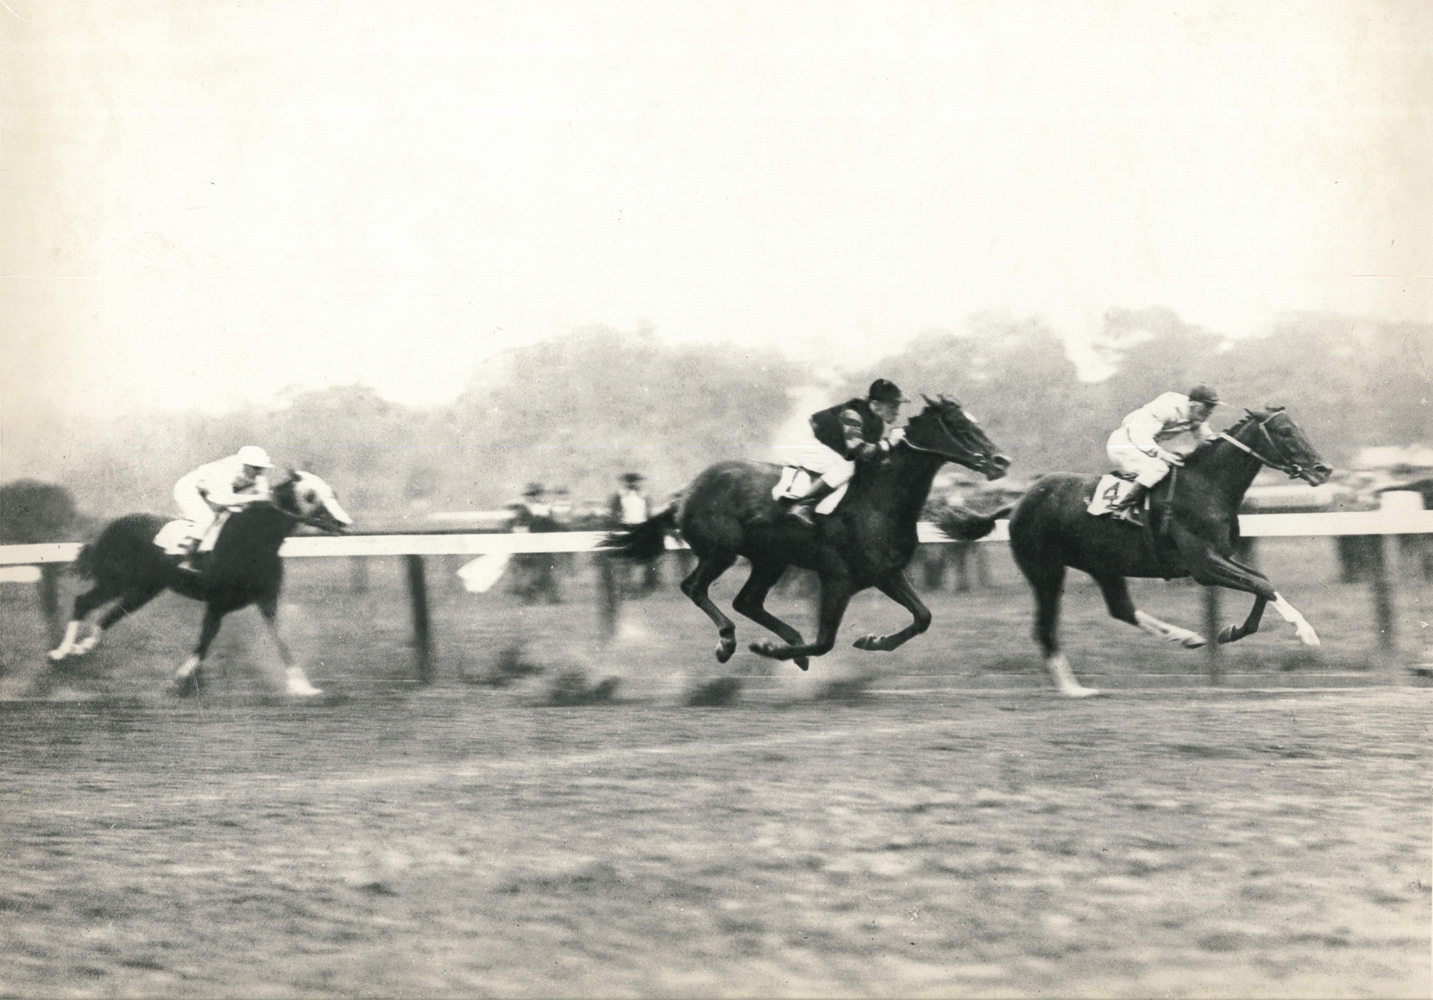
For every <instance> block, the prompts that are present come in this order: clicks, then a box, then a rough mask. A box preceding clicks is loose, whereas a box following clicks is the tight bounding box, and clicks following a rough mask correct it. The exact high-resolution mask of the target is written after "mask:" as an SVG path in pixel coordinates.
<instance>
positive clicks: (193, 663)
mask: <svg viewBox="0 0 1433 1000" xmlns="http://www.w3.org/2000/svg"><path fill="white" fill-rule="evenodd" d="M198 669H199V657H198V656H193V655H191V656H190V657H189V659H187V660H185V661H184V662H183V663H181V664H180V665H179V672H178V673H177V674H175V675H174V679H175V680H176V681H184V680H188V679H189V678H190V677H193V676H194V671H196V670H198Z"/></svg>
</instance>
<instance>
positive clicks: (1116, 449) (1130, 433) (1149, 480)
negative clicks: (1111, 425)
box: [1105, 385, 1220, 511]
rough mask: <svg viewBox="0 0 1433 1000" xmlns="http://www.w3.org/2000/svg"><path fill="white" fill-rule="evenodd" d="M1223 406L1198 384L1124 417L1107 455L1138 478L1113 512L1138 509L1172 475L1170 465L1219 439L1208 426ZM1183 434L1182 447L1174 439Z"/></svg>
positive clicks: (1119, 466) (1206, 387)
mask: <svg viewBox="0 0 1433 1000" xmlns="http://www.w3.org/2000/svg"><path fill="white" fill-rule="evenodd" d="M1219 403H1220V399H1219V394H1218V393H1217V392H1215V391H1214V390H1213V389H1211V388H1209V386H1207V385H1196V386H1195V387H1194V388H1193V389H1190V390H1189V395H1187V396H1185V395H1181V394H1180V393H1177V392H1166V393H1163V394H1162V395H1160V396H1157V397H1156V398H1155V399H1154V400H1153V401H1152V402H1150V403H1148V404H1147V405H1145V406H1142V407H1140V408H1139V409H1138V410H1135V411H1134V412H1133V413H1131V414H1130V415H1129V416H1127V417H1125V418H1124V420H1123V421H1122V422H1121V423H1120V426H1119V429H1118V430H1116V431H1115V432H1114V433H1113V434H1111V435H1110V439H1109V441H1108V442H1107V443H1106V445H1105V451H1106V452H1107V453H1108V454H1109V456H1110V461H1112V462H1114V463H1115V467H1116V468H1118V469H1119V470H1120V471H1121V472H1125V473H1128V474H1130V475H1132V476H1134V488H1133V489H1131V490H1130V492H1129V495H1128V496H1126V497H1125V498H1124V499H1123V500H1121V501H1120V502H1119V503H1118V504H1116V505H1115V509H1117V510H1128V511H1134V510H1137V509H1138V505H1139V503H1140V502H1141V501H1143V500H1144V497H1145V494H1147V493H1148V492H1149V491H1150V490H1151V489H1152V488H1153V487H1154V485H1155V484H1156V483H1158V482H1159V481H1160V480H1161V479H1163V478H1164V477H1165V476H1166V475H1167V474H1168V473H1169V468H1170V466H1177V465H1183V464H1184V455H1186V454H1188V453H1189V452H1191V451H1193V450H1194V448H1197V447H1198V446H1199V445H1201V444H1203V443H1204V442H1206V441H1210V440H1212V439H1213V438H1215V437H1218V435H1217V434H1215V432H1214V431H1212V430H1210V429H1209V424H1208V423H1207V422H1206V421H1208V419H1209V414H1211V413H1213V412H1214V407H1216V406H1218V405H1219ZM1185 435H1187V437H1184V440H1183V441H1182V442H1180V441H1176V440H1175V439H1176V438H1180V437H1183V436H1185ZM1190 439H1192V440H1193V446H1192V447H1191V446H1190ZM1166 443H1168V444H1169V448H1166V447H1165V444H1166ZM1173 449H1179V450H1173Z"/></svg>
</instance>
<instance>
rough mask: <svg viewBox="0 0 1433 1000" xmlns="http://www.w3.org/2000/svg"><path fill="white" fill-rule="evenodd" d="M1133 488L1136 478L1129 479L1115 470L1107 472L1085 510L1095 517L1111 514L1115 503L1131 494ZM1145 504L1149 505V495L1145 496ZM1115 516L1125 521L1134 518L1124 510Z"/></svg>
mask: <svg viewBox="0 0 1433 1000" xmlns="http://www.w3.org/2000/svg"><path fill="white" fill-rule="evenodd" d="M1132 489H1134V479H1132V478H1129V479H1127V478H1125V477H1124V476H1120V475H1118V474H1116V473H1113V472H1110V473H1106V474H1105V475H1104V476H1102V477H1101V478H1100V482H1099V485H1097V486H1096V487H1095V495H1094V497H1093V498H1092V499H1091V500H1090V503H1089V506H1087V507H1086V508H1085V510H1086V512H1087V513H1090V514H1093V515H1094V516H1095V517H1104V516H1105V515H1106V514H1111V513H1113V512H1114V506H1115V504H1117V503H1119V502H1120V501H1121V500H1123V499H1124V498H1125V497H1127V496H1129V492H1130V490H1132ZM1145 506H1146V507H1148V506H1149V497H1148V495H1146V496H1145ZM1114 516H1115V517H1117V518H1119V519H1121V520H1125V521H1130V520H1133V518H1131V517H1130V516H1129V515H1128V514H1127V513H1126V512H1124V511H1120V512H1119V513H1117V514H1115V515H1114Z"/></svg>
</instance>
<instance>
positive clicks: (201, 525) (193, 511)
mask: <svg viewBox="0 0 1433 1000" xmlns="http://www.w3.org/2000/svg"><path fill="white" fill-rule="evenodd" d="M174 499H175V501H176V502H177V503H178V504H179V510H180V512H181V513H183V515H184V518H185V520H187V521H188V522H189V530H188V537H189V539H190V540H191V541H193V540H195V539H199V538H203V537H204V533H205V532H206V531H208V530H209V526H210V525H212V524H213V523H214V520H215V518H217V517H218V516H219V512H218V511H216V510H215V509H214V508H213V507H211V506H210V505H209V501H208V500H205V499H204V497H203V495H202V494H201V493H200V492H199V491H198V490H197V489H195V488H194V487H192V486H189V487H185V486H183V485H180V486H176V487H174Z"/></svg>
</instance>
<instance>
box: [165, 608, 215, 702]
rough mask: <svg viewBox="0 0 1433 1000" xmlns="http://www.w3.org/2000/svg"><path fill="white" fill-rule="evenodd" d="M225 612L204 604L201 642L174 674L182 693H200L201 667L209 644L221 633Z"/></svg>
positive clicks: (200, 633)
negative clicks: (220, 625)
mask: <svg viewBox="0 0 1433 1000" xmlns="http://www.w3.org/2000/svg"><path fill="white" fill-rule="evenodd" d="M224 615H225V612H223V611H216V610H215V609H214V606H213V605H212V604H209V605H205V606H204V624H203V625H201V626H200V627H199V642H198V643H197V644H196V645H195V647H194V652H193V653H191V654H190V655H189V659H187V660H185V661H184V662H183V663H182V664H181V665H180V667H179V670H178V671H177V672H176V673H175V675H174V684H175V687H176V688H177V689H178V693H179V694H180V695H191V694H198V693H199V683H200V680H201V677H200V671H199V668H200V667H201V666H203V664H204V657H205V656H206V655H208V653H209V645H210V643H212V642H213V641H214V637H215V636H216V635H218V634H219V624H220V623H221V622H222V621H223V620H224Z"/></svg>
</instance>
